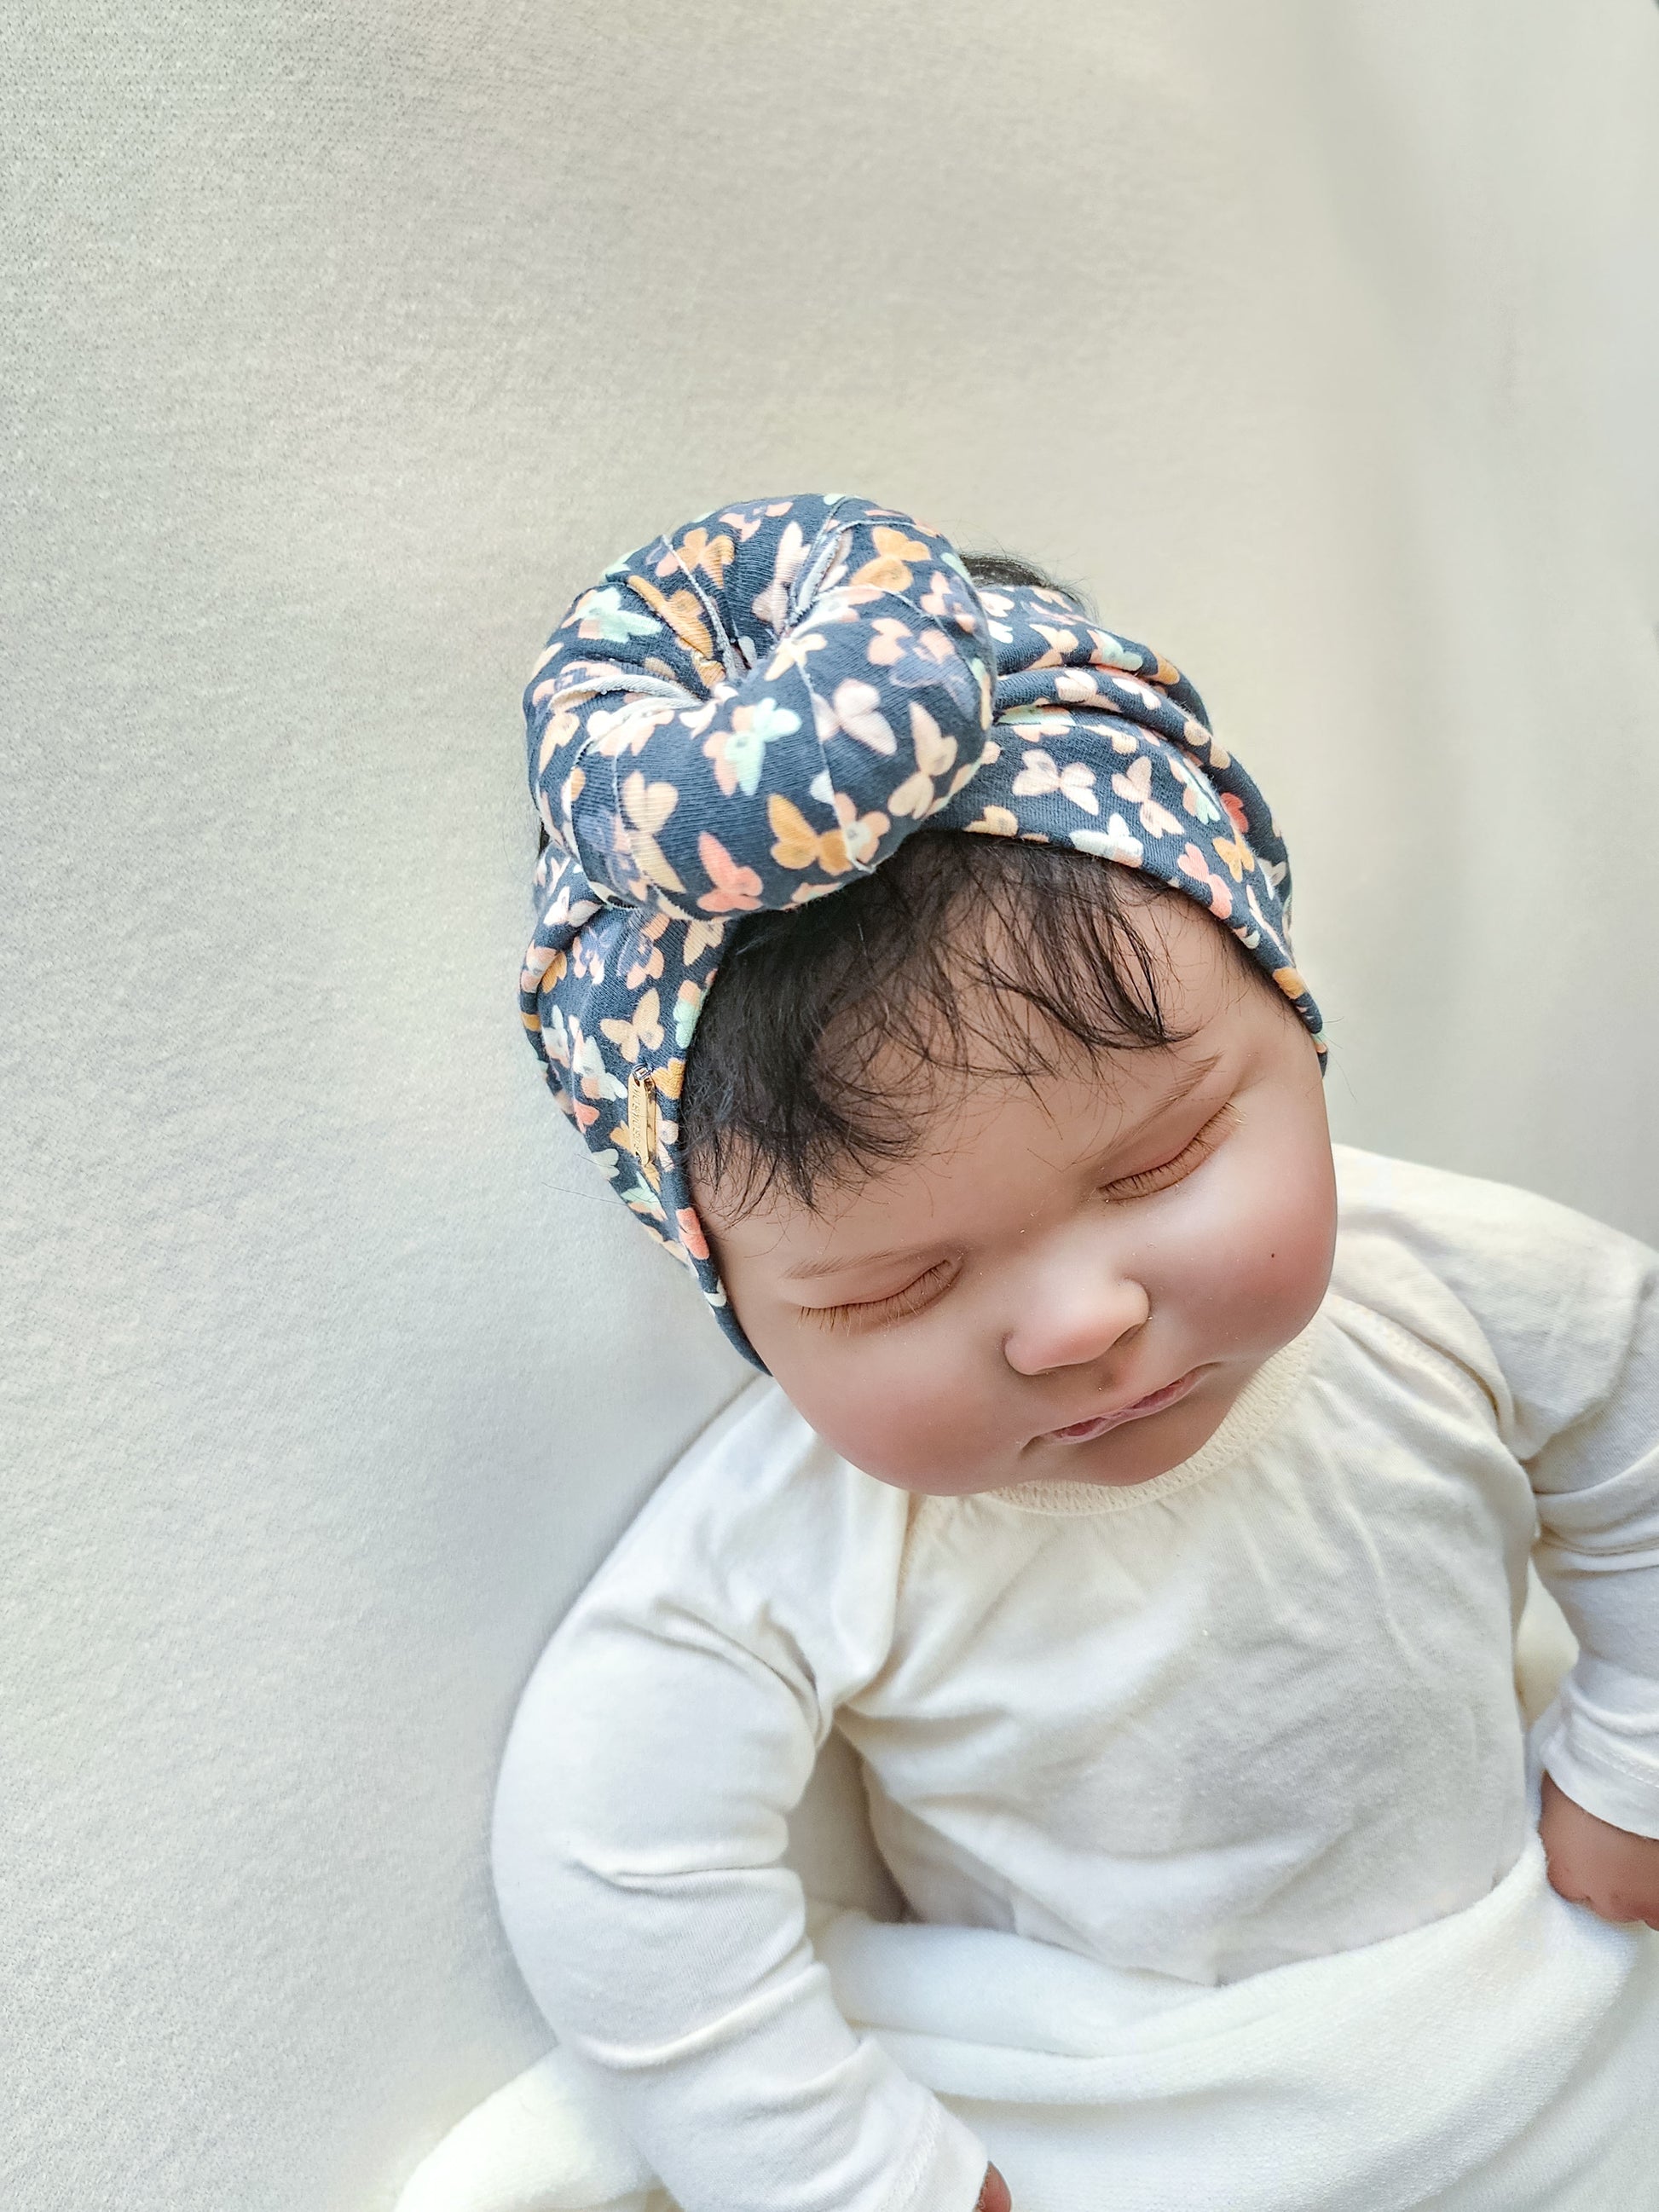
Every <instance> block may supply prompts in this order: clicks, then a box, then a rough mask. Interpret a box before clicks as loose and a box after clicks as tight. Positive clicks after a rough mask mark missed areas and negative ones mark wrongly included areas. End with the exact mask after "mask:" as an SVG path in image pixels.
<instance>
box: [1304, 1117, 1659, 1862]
mask: <svg viewBox="0 0 1659 2212" xmlns="http://www.w3.org/2000/svg"><path fill="white" fill-rule="evenodd" d="M1338 1164H1339V1182H1340V1189H1341V1194H1342V1210H1343V1221H1344V1231H1345V1237H1344V1241H1345V1243H1346V1247H1347V1250H1348V1253H1349V1255H1350V1263H1351V1264H1352V1263H1353V1262H1355V1261H1359V1262H1362V1263H1363V1264H1364V1268H1365V1273H1366V1278H1367V1281H1368V1285H1370V1295H1371V1296H1372V1297H1373V1299H1375V1297H1376V1285H1379V1284H1383V1283H1388V1282H1390V1281H1392V1282H1393V1283H1394V1284H1395V1285H1397V1286H1398V1290H1399V1297H1398V1304H1399V1308H1400V1310H1399V1312H1398V1313H1397V1314H1396V1316H1395V1317H1396V1318H1397V1319H1400V1320H1401V1322H1404V1324H1405V1325H1406V1326H1407V1327H1416V1328H1419V1329H1423V1328H1428V1329H1429V1330H1431V1332H1432V1334H1434V1335H1435V1337H1436V1339H1437V1341H1438V1344H1439V1347H1440V1348H1441V1349H1443V1350H1446V1351H1449V1352H1451V1353H1452V1355H1453V1356H1454V1357H1455V1358H1459V1359H1460V1360H1462V1363H1463V1364H1465V1365H1466V1366H1467V1367H1468V1370H1469V1371H1470V1372H1471V1374H1472V1375H1473V1376H1474V1378H1475V1379H1476V1380H1477V1381H1478V1382H1479V1383H1480V1385H1481V1387H1482V1388H1483V1389H1485V1391H1486V1393H1487V1395H1489V1397H1490V1398H1491V1401H1492V1406H1493V1407H1494V1410H1495V1413H1496V1415H1497V1419H1498V1429H1499V1433H1500V1435H1501V1436H1502V1437H1503V1440H1504V1443H1506V1444H1507V1446H1508V1447H1509V1449H1510V1450H1511V1451H1512V1452H1513V1453H1514V1455H1515V1456H1516V1459H1517V1460H1519V1461H1520V1462H1521V1463H1522V1466H1523V1467H1524V1468H1526V1470H1527V1473H1528V1478H1529V1480H1530V1481H1531V1483H1532V1487H1533V1492H1534V1497H1535V1498H1536V1501H1537V1507H1538V1518H1539V1530H1540V1534H1539V1541H1538V1546H1537V1549H1536V1553H1535V1555H1534V1556H1535V1558H1536V1561H1537V1565H1538V1571H1539V1573H1540V1576H1541V1578H1542V1580H1543V1581H1544V1583H1545V1584H1546V1585H1547V1588H1548V1589H1550V1591H1551V1592H1552V1593H1553V1595H1554V1597H1555V1598H1556V1600H1557V1601H1558V1602H1559V1605H1560V1607H1561V1609H1562V1611H1563V1613H1565V1615H1566V1618H1567V1620H1568V1622H1569V1624H1570V1625H1571V1628H1572V1631H1573V1632H1574V1634H1575V1635H1576V1636H1577V1639H1578V1644H1579V1657H1578V1660H1577V1663H1576V1664H1575V1665H1574V1667H1573V1668H1572V1669H1571V1672H1570V1674H1568V1676H1567V1678H1566V1680H1565V1683H1564V1684H1563V1686H1562V1690H1561V1694H1560V1697H1559V1701H1558V1703H1557V1704H1556V1705H1555V1706H1553V1708H1552V1709H1551V1711H1550V1712H1549V1713H1548V1714H1547V1716H1546V1717H1545V1719H1544V1721H1543V1723H1541V1729H1540V1734H1539V1749H1540V1752H1541V1756H1542V1758H1543V1761H1544V1764H1545V1765H1546V1767H1547V1770H1548V1771H1549V1772H1550V1773H1551V1774H1553V1776H1554V1778H1555V1779H1556V1781H1557V1782H1558V1783H1559V1784H1560V1786H1561V1788H1562V1789H1563V1790H1565V1791H1566V1793H1567V1795H1568V1796H1571V1797H1572V1798H1575V1799H1576V1800H1577V1802H1578V1803H1580V1804H1581V1805H1583V1807H1584V1808H1586V1809H1587V1810H1588V1811H1589V1812H1592V1813H1595V1814H1597V1815H1598V1816H1599V1817H1600V1818H1601V1819H1602V1820H1610V1821H1612V1822H1613V1824H1614V1825H1615V1826H1619V1827H1621V1828H1626V1829H1628V1830H1630V1831H1631V1832H1633V1833H1635V1834H1638V1835H1644V1836H1659V1253H1655V1252H1653V1251H1651V1250H1650V1249H1648V1247H1647V1246H1645V1245H1644V1244H1641V1243H1638V1242H1637V1241H1636V1240H1635V1239H1634V1238H1633V1237H1626V1236H1622V1235H1620V1233H1619V1232H1618V1231H1615V1230H1612V1229H1608V1228H1606V1227H1604V1226H1603V1225H1601V1223H1599V1222H1595V1221H1592V1220H1589V1219H1588V1218H1586V1217H1585V1216H1584V1215H1583V1214H1580V1213H1576V1212H1572V1211H1571V1209H1569V1208H1568V1207H1566V1206H1558V1205H1556V1204H1554V1203H1553V1201H1552V1200H1547V1199H1544V1198H1540V1197H1537V1196H1535V1195H1534V1194H1531V1193H1529V1192H1525V1191H1520V1190H1516V1189H1512V1188H1510V1187H1509V1186H1507V1185H1504V1184H1501V1183H1493V1182H1484V1181H1480V1180H1478V1179H1476V1178H1474V1177H1471V1176H1454V1175H1449V1174H1446V1173H1444V1172H1443V1171H1440V1170H1434V1169H1430V1168H1422V1167H1416V1166H1412V1165H1410V1164H1407V1163H1406V1162H1404V1161H1396V1160H1385V1159H1382V1158H1375V1157H1373V1156H1370V1155H1368V1154H1364V1153H1360V1152H1352V1151H1349V1150H1348V1148H1346V1147H1339V1150H1338ZM1419 1270H1426V1271H1427V1272H1428V1273H1429V1274H1430V1275H1431V1277H1432V1278H1433V1279H1435V1281H1436V1282H1437V1284H1438V1285H1442V1286H1443V1289H1444V1291H1445V1292H1446V1293H1448V1294H1449V1297H1448V1298H1447V1300H1446V1302H1445V1303H1444V1304H1442V1305H1441V1306H1440V1307H1439V1308H1438V1309H1437V1310H1436V1309H1434V1308H1433V1306H1432V1304H1431V1302H1428V1301H1425V1298H1424V1297H1423V1295H1422V1293H1421V1291H1420V1289H1419V1290H1415V1291H1413V1289H1412V1288H1411V1287H1410V1285H1409V1278H1410V1276H1411V1275H1412V1274H1413V1273H1415V1272H1417V1271H1419ZM1425 1314H1427V1315H1428V1316H1430V1317H1429V1318H1428V1319H1426V1320H1425Z"/></svg>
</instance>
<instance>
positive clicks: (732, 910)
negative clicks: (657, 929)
mask: <svg viewBox="0 0 1659 2212" xmlns="http://www.w3.org/2000/svg"><path fill="white" fill-rule="evenodd" d="M776 803H777V802H776V801H775V800H774V801H773V804H774V805H776ZM697 858H698V859H699V860H701V861H702V872H703V873H704V875H706V876H707V877H708V880H709V883H710V884H711V885H712V886H713V888H712V889H711V890H706V891H705V892H704V893H703V895H702V897H701V898H700V899H699V900H698V901H697V904H698V905H699V906H700V907H701V908H702V909H703V911H704V913H705V914H753V913H755V912H756V911H757V908H759V906H760V895H761V879H760V878H759V877H758V876H757V874H756V872H755V871H754V870H753V869H752V868H745V867H744V866H743V865H742V864H741V863H740V862H739V861H737V860H733V859H732V855H731V854H729V853H728V852H727V851H726V848H725V846H724V845H722V844H721V842H720V839H719V838H718V837H713V836H710V835H709V833H708V830H707V829H705V830H704V831H703V833H702V836H700V837H699V838H698V840H697ZM692 927H693V928H696V927H697V925H696V923H693V925H692Z"/></svg>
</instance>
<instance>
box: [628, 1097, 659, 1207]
mask: <svg viewBox="0 0 1659 2212" xmlns="http://www.w3.org/2000/svg"><path fill="white" fill-rule="evenodd" d="M628 1142H629V1147H630V1149H631V1150H632V1152H633V1154H634V1158H635V1159H636V1160H637V1161H638V1162H639V1164H640V1172H641V1175H642V1176H644V1177H645V1179H646V1181H647V1182H648V1183H649V1184H650V1186H651V1188H652V1189H653V1190H655V1189H656V1188H658V1186H659V1183H660V1182H661V1181H662V1175H661V1171H660V1170H659V1168H658V1166H657V1086H656V1084H655V1082H654V1081H653V1079H652V1077H651V1076H650V1074H649V1073H647V1071H646V1070H645V1069H643V1068H637V1067H636V1068H635V1071H634V1073H632V1074H631V1075H630V1076H629V1079H628Z"/></svg>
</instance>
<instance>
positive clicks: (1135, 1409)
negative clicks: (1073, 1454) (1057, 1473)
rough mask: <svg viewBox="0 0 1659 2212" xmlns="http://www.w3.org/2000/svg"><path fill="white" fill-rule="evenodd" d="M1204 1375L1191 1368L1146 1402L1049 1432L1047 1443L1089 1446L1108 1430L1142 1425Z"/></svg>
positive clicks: (1139, 1401) (1120, 1407)
mask: <svg viewBox="0 0 1659 2212" xmlns="http://www.w3.org/2000/svg"><path fill="white" fill-rule="evenodd" d="M1202 1372H1203V1370H1202V1369H1201V1368H1199V1367H1194V1368H1191V1369H1189V1370H1188V1372H1187V1373H1186V1374H1185V1375H1179V1376H1176V1379H1175V1381H1174V1382H1173V1383H1165V1384H1164V1388H1163V1389H1161V1390H1153V1391H1152V1392H1151V1393H1149V1395H1147V1396H1146V1397H1145V1398H1137V1399H1136V1400H1135V1401H1134V1403H1133V1405H1130V1406H1119V1407H1116V1408H1115V1410H1114V1411H1113V1412H1111V1413H1097V1414H1095V1415H1094V1417H1093V1418H1092V1419H1090V1420H1087V1421H1073V1422H1072V1423H1071V1424H1070V1425H1069V1426H1067V1427H1066V1428H1063V1429H1050V1430H1049V1431H1048V1435H1047V1437H1046V1438H1045V1440H1044V1441H1045V1442H1047V1443H1061V1444H1086V1443H1090V1442H1091V1440H1092V1439H1093V1438H1094V1437H1103V1436H1104V1435H1105V1433H1106V1431H1107V1430H1108V1429H1116V1428H1121V1426H1122V1425H1123V1423H1124V1422H1125V1421H1139V1420H1141V1419H1145V1417H1146V1415H1147V1414H1148V1413H1162V1412H1163V1411H1164V1407H1166V1406H1173V1405H1174V1404H1175V1402H1176V1399H1177V1398H1184V1397H1185V1396H1186V1395H1187V1393H1188V1390H1190V1389H1192V1387H1193V1385H1194V1383H1196V1382H1197V1380H1198V1378H1199V1376H1200V1374H1201V1373H1202Z"/></svg>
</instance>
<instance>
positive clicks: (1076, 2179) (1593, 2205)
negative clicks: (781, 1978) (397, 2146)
mask: <svg viewBox="0 0 1659 2212" xmlns="http://www.w3.org/2000/svg"><path fill="white" fill-rule="evenodd" d="M809 1924H810V1925H811V1929H812V1932H813V1936H814V1940H815V1943H816V1947H817V1952H818V1955H819V1956H820V1958H821V1959H822V1960H823V1963H824V1965H825V1966H827V1968H828V1970H829V1975H830V1978H831V1982H832V1984H833V1986H834V1989H835V1992H836V1999H837V2002H839V2004H840V2006H841V2008H842V2011H843V2013H844V2014H845V2015H846V2016H847V2017H848V2020H849V2021H851V2022H852V2023H853V2024H854V2027H858V2028H860V2030H862V2031H866V2032H868V2033H871V2034H872V2035H874V2036H875V2037H877V2038H878V2039H879V2040H880V2042H881V2043H882V2044H883V2045H884V2046H885V2047H886V2049H887V2050H888V2051H890V2054H891V2055H892V2057H894V2058H896V2060H897V2061H898V2063H900V2064H901V2065H902V2067H903V2068H904V2069H905V2070H906V2072H907V2073H908V2074H910V2075H912V2076H913V2077H914V2078H915V2080H917V2081H921V2082H922V2083H923V2084H924V2085H925V2086H927V2087H928V2088H930V2089H932V2090H933V2091H934V2092H935V2093H936V2094H937V2095H938V2096H939V2098H940V2099H941V2100H943V2102H944V2103H945V2104H946V2105H947V2106H949V2107H950V2108H951V2110H952V2111H953V2112H955V2113H956V2114H957V2116H958V2117H959V2118H961V2119H962V2120H963V2121H964V2122H965V2123H966V2124H967V2125H968V2126H969V2127H970V2128H971V2129H972V2130H974V2132H975V2135H976V2136H979V2138H980V2139H981V2141H982V2142H983V2143H984V2144H985V2146H986V2149H987V2154H988V2155H989V2156H990V2157H991V2158H992V2159H994V2160H995V2162H996V2163H997V2165H998V2166H1000V2168H1001V2170H1002V2172H1004V2174H1005V2175H1006V2177H1007V2179H1008V2182H1009V2185H1010V2188H1011V2190H1012V2194H1013V2200H1014V2203H1015V2205H1016V2207H1017V2212H1193V2208H1194V2207H1197V2206H1202V2207H1204V2208H1205V2212H1334V2208H1336V2207H1340V2208H1342V2212H1416V2209H1417V2208H1419V2207H1420V2208H1425V2209H1426V2208H1429V2207H1433V2208H1435V2212H1659V2093H1656V2092H1659V1936H1655V1935H1654V1934H1653V1933H1651V1932H1650V1930H1648V1929H1641V1928H1614V1927H1610V1926H1607V1924H1606V1923H1603V1922H1601V1921H1600V1920H1598V1919H1596V1918H1595V1917H1594V1916H1593V1915H1591V1914H1590V1913H1589V1912H1588V1911H1585V1910H1584V1909H1583V1908H1582V1907H1580V1906H1577V1905H1569V1904H1567V1903H1566V1902H1565V1900H1564V1899H1561V1898H1559V1896H1557V1894H1556V1893H1555V1892H1554V1891H1553V1889H1552V1888H1551V1887H1549V1883H1548V1881H1547V1876H1546V1873H1545V1867H1544V1857H1543V1851H1542V1847H1541V1845H1540V1844H1539V1843H1538V1840H1537V1838H1536V1837H1535V1836H1534V1837H1533V1838H1531V1839H1530V1840H1529V1842H1528V1845H1527V1848H1526V1850H1525V1851H1524V1852H1523V1853H1522V1857H1520V1859H1519V1860H1518V1861H1517V1862H1516V1865H1515V1866H1514V1867H1513V1868H1512V1869H1511V1870H1510V1873H1509V1874H1508V1875H1506V1876H1505V1877H1504V1880H1503V1881H1501V1882H1500V1883H1498V1886H1497V1887H1496V1888H1494V1889H1493V1890H1492V1892H1491V1893H1489V1894H1488V1895H1487V1896H1486V1897H1485V1898H1483V1899H1481V1900H1480V1902H1479V1903H1478V1904H1477V1905H1473V1906H1470V1907H1469V1908H1468V1909H1467V1910H1465V1911H1461V1912H1457V1913H1454V1914H1452V1915H1450V1916H1449V1917H1447V1918H1445V1919H1443V1920H1439V1921H1436V1922H1432V1923H1430V1924H1429V1925H1427V1926H1425V1927H1422V1928H1419V1929H1413V1930H1412V1931H1411V1932H1410V1933H1408V1934H1407V1935H1404V1936H1395V1937H1391V1938H1389V1940H1388V1941H1387V1942H1381V1943H1376V1944H1371V1945H1368V1946H1366V1947H1365V1948H1364V1949H1361V1950H1357V1951H1349V1952H1342V1953H1338V1954H1334V1955H1331V1956H1328V1957H1325V1958H1319V1959H1310V1960H1305V1961H1303V1962H1300V1963H1297V1964H1295V1965H1291V1966H1281V1967H1276V1968H1274V1969H1273V1971H1272V1972H1267V1973H1263V1974H1258V1975H1254V1976H1251V1977H1249V1978H1247V1979H1245V1980H1243V1981H1240V1982H1235V1983H1232V1984H1229V1985H1227V1986H1225V1987H1222V1988H1219V1989H1200V1988H1195V1987H1194V1986H1193V1985H1192V1984H1182V1983H1174V1982H1171V1981H1168V1980H1166V1979H1164V1978H1161V1977H1157V1976H1152V1975H1141V1974H1133V1973H1125V1972H1121V1971H1119V1970H1116V1969H1113V1968H1110V1967H1108V1966H1102V1965H1099V1964H1097V1963H1096V1962H1094V1961H1091V1960H1087V1959H1085V1958H1083V1957H1081V1956H1079V1955H1078V1954H1073V1953H1071V1952H1067V1951H1063V1950H1060V1949H1057V1948H1054V1946H1052V1945H1049V1944H1045V1943H1039V1942H1032V1941H1030V1939H1028V1938H1026V1937H1024V1936H1013V1935H1007V1934H1004V1933H1002V1932H1001V1931H1000V1930H994V1929H969V1928H949V1927H937V1926H927V1925H894V1924H890V1923H881V1922H877V1921H873V1920H872V1919H870V1918H869V1917H868V1916H867V1915H866V1914H865V1913H862V1912H856V1911H834V1910H831V1909H830V1908H827V1907H817V1908H813V1909H812V1910H811V1912H810V1914H809ZM670 2203H671V2200H670V2199H669V2198H668V2197H666V2196H665V2194H664V2193H663V2192H662V2191H661V2190H660V2189H659V2186H658V2185H657V2183H656V2180H655V2178H654V2176H653V2174H652V2173H651V2172H650V2170H649V2168H648V2167H647V2166H646V2165H645V2164H644V2162H643V2160H641V2158H640V2157H639V2156H638V2155H637V2154H636V2153H635V2152H634V2151H633V2149H632V2148H631V2147H630V2146H629V2142H628V2139H627V2137H626V2136H625V2134H624V2133H623V2131H622V2130H621V2128H620V2127H619V2125H618V2124H617V2121H616V2119H615V2118H614V2117H613V2116H612V2114H611V2112H610V2110H609V2108H608V2106H607V2105H606V2102H605V2095H604V2092H603V2090H602V2088H601V2087H600V2085H599V2082H598V2081H596V2080H594V2079H593V2078H592V2076H591V2075H588V2074H587V2073H586V2071H585V2070H584V2069H583V2068H582V2067H581V2065H580V2063H579V2062H578V2061H576V2060H575V2059H574V2058H573V2057H570V2056H569V2055H568V2054H567V2053H565V2052H563V2051H553V2052H550V2054H549V2055H548V2056H547V2057H545V2058H544V2059H542V2060H541V2061H539V2062H538V2064H537V2065H535V2066H533V2067H532V2068H531V2069H529V2070H528V2071H527V2072H526V2074H524V2075H520V2077H519V2079H518V2080H517V2081H513V2082H510V2083H508V2084H507V2087H505V2088H504V2089H502V2090H501V2091H499V2092H497V2093H496V2094H495V2096H494V2097H492V2098H490V2099H489V2100H488V2101H487V2102H486V2103H484V2104H483V2105H482V2106H479V2107H478V2108H477V2110H476V2111H475V2112H472V2113H471V2114H469V2115H468V2117H467V2118H465V2119H464V2120H463V2121H462V2122H461V2123H460V2124H459V2126H458V2127H456V2128H455V2129H454V2130H453V2131H452V2132H451V2134H450V2135H449V2136H447V2137H446V2138H445V2140H444V2142H442V2143H441V2144H440V2145H439V2147H438V2148H437V2149H436V2150H435V2152H434V2153H433V2154H431V2156H430V2157H429V2158H428V2160H426V2161H425V2163H424V2164H423V2165H422V2166H421V2167H420V2168H419V2169H418V2170H417V2171H416V2174H415V2175H414V2176H413V2178H412V2179H411V2180H410V2183H409V2185H408V2186H407V2188H406V2189H405V2191H404V2195H403V2197H401V2199H400V2200H399V2203H398V2212H659V2208H665V2207H667V2206H669V2205H670ZM778 2212H789V2207H788V2206H787V2204H782V2203H781V2204H780V2205H779V2207H778ZM906 2212H909V2208H908V2207H907V2208H906ZM915 2212H967V2207H966V2206H943V2205H941V2206H938V2207H935V2206H933V2205H932V2204H931V2203H930V2204H927V2205H926V2206H921V2205H919V2206H917V2207H916V2208H915Z"/></svg>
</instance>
